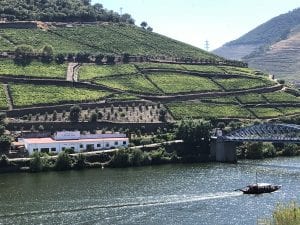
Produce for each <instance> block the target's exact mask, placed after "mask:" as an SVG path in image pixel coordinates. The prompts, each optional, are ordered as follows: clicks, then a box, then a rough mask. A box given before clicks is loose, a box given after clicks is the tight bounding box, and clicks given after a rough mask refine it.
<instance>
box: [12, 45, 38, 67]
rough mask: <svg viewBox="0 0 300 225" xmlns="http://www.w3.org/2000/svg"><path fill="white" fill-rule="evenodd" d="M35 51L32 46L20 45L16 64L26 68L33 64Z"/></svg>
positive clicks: (17, 49) (16, 50)
mask: <svg viewBox="0 0 300 225" xmlns="http://www.w3.org/2000/svg"><path fill="white" fill-rule="evenodd" d="M33 53H34V50H33V48H32V46H30V45H20V46H18V47H17V48H16V49H15V59H14V60H15V63H16V64H18V65H22V66H26V65H28V64H30V63H31V61H32V55H33Z"/></svg>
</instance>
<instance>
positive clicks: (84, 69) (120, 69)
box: [79, 64, 137, 80]
mask: <svg viewBox="0 0 300 225" xmlns="http://www.w3.org/2000/svg"><path fill="white" fill-rule="evenodd" d="M133 73H137V69H136V68H135V66H134V65H132V64H121V65H111V66H108V65H105V66H97V65H84V66H81V67H80V70H79V78H80V80H92V79H94V78H97V77H107V76H112V75H120V74H133Z"/></svg>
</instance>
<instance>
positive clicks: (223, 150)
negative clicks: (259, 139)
mask: <svg viewBox="0 0 300 225" xmlns="http://www.w3.org/2000/svg"><path fill="white" fill-rule="evenodd" d="M210 156H211V159H212V160H215V161H217V162H224V163H236V162H237V156H236V143H235V142H230V141H224V140H223V138H222V137H216V138H212V140H211V145H210Z"/></svg>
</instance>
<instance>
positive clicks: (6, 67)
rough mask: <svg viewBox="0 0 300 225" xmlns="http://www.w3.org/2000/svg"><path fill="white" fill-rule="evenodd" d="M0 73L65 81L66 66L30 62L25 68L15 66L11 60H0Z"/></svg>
mask: <svg viewBox="0 0 300 225" xmlns="http://www.w3.org/2000/svg"><path fill="white" fill-rule="evenodd" d="M0 71H1V72H0V73H1V74H4V75H10V76H20V75H22V76H31V77H40V78H59V79H65V77H66V72H67V64H55V63H50V64H44V63H41V62H38V61H32V62H31V63H30V64H28V65H26V66H21V65H18V64H15V63H14V62H13V61H12V60H8V59H3V60H0Z"/></svg>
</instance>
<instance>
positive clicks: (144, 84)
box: [95, 75, 159, 94]
mask: <svg viewBox="0 0 300 225" xmlns="http://www.w3.org/2000/svg"><path fill="white" fill-rule="evenodd" d="M95 83H97V84H102V85H106V86H108V87H112V88H116V89H120V90H124V91H130V92H135V93H151V94H155V93H159V90H157V88H156V87H155V86H154V85H153V84H151V82H150V81H148V80H147V79H146V78H145V77H143V76H142V75H125V76H118V78H117V79H116V78H115V77H107V78H102V79H97V80H95Z"/></svg>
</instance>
